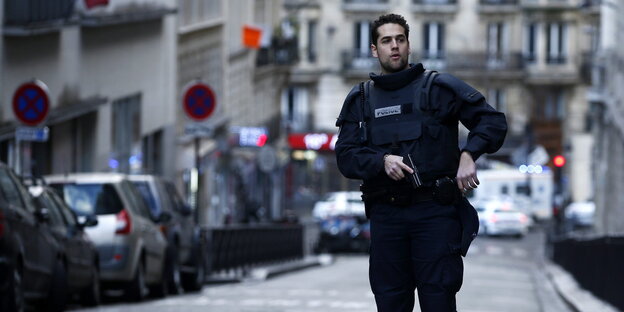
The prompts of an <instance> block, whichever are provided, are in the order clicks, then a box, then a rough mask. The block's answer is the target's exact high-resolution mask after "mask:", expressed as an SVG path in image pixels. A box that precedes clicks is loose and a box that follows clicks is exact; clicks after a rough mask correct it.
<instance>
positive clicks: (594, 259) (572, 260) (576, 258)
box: [553, 237, 624, 310]
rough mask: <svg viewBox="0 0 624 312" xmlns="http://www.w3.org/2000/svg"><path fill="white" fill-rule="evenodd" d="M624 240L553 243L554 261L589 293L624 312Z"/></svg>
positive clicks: (573, 239) (601, 239) (570, 240)
mask: <svg viewBox="0 0 624 312" xmlns="http://www.w3.org/2000/svg"><path fill="white" fill-rule="evenodd" d="M623 260H624V237H601V238H594V239H577V238H568V239H563V240H559V241H555V242H554V243H553V261H554V262H556V263H557V264H559V265H560V266H561V267H563V268H564V269H566V270H567V271H568V272H570V274H572V275H573V276H574V278H575V279H576V280H577V282H578V283H579V284H580V285H581V286H582V287H583V288H585V289H587V290H589V291H590V292H592V293H593V294H594V295H595V296H597V297H599V298H601V299H602V300H605V301H607V302H609V303H610V304H612V305H613V306H615V307H617V308H618V309H620V310H624V296H623V294H624V293H623V292H622V285H624V265H622V261H623Z"/></svg>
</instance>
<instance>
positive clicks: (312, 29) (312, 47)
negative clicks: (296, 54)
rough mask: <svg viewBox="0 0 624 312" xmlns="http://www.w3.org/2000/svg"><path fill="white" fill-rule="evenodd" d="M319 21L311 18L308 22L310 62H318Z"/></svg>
mask: <svg viewBox="0 0 624 312" xmlns="http://www.w3.org/2000/svg"><path fill="white" fill-rule="evenodd" d="M317 25H318V22H317V21H316V20H311V21H309V22H308V62H310V63H315V62H316V28H317Z"/></svg>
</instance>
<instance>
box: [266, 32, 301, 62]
mask: <svg viewBox="0 0 624 312" xmlns="http://www.w3.org/2000/svg"><path fill="white" fill-rule="evenodd" d="M297 61H299V50H298V41H297V37H295V38H292V39H280V38H273V40H272V42H271V45H270V46H268V47H264V48H260V49H259V50H258V54H257V56H256V66H266V65H294V64H295V63H297Z"/></svg>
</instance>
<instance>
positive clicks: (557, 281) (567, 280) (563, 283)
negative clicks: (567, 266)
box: [544, 261, 620, 312]
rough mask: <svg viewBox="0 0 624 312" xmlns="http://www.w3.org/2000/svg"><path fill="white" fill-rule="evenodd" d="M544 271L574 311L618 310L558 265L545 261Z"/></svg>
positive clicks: (607, 311) (602, 311) (609, 311)
mask: <svg viewBox="0 0 624 312" xmlns="http://www.w3.org/2000/svg"><path fill="white" fill-rule="evenodd" d="M544 271H545V273H546V275H547V276H548V278H549V279H550V280H551V281H552V283H553V285H554V286H555V290H556V291H557V293H558V294H559V296H560V297H561V298H562V299H563V300H564V301H565V302H566V304H568V305H569V306H570V307H571V308H572V309H573V310H574V311H575V312H596V311H601V312H620V310H618V309H616V308H615V307H613V306H612V305H610V304H609V303H607V302H605V301H603V300H601V299H599V298H597V297H596V296H594V295H593V294H592V293H590V292H589V291H587V290H585V289H583V288H582V287H581V286H580V285H579V284H578V283H577V281H576V280H575V279H574V277H573V276H572V275H571V274H570V273H568V272H567V271H566V270H564V269H563V268H561V267H560V266H559V265H557V264H555V263H552V262H550V261H546V262H545V266H544Z"/></svg>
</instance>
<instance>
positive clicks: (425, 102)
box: [420, 70, 438, 111]
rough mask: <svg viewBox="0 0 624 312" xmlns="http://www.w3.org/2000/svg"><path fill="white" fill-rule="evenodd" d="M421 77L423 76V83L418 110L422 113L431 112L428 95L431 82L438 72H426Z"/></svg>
mask: <svg viewBox="0 0 624 312" xmlns="http://www.w3.org/2000/svg"><path fill="white" fill-rule="evenodd" d="M423 75H424V82H423V84H422V87H421V98H420V99H421V101H420V109H421V110H422V111H429V110H431V103H430V101H429V100H430V96H429V95H430V93H431V86H432V85H433V80H434V79H435V78H436V76H437V75H438V72H437V71H435V70H426V71H425V72H424V74H423Z"/></svg>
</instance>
